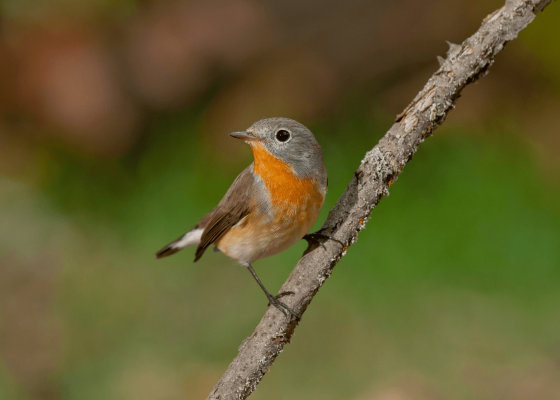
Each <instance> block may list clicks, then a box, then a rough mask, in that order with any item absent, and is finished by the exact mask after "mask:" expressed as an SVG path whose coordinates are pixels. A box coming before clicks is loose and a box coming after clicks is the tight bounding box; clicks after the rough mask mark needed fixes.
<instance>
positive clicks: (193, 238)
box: [171, 229, 204, 249]
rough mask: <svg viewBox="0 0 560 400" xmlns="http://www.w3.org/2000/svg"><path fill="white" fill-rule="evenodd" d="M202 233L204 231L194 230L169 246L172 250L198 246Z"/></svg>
mask: <svg viewBox="0 0 560 400" xmlns="http://www.w3.org/2000/svg"><path fill="white" fill-rule="evenodd" d="M202 232H204V229H194V230H192V231H190V232H187V233H185V234H184V235H183V237H182V238H181V239H179V240H177V241H175V242H174V243H172V244H171V247H172V248H173V249H183V248H185V247H189V246H198V244H199V243H200V238H201V237H202Z"/></svg>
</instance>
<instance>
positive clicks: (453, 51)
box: [446, 40, 461, 56]
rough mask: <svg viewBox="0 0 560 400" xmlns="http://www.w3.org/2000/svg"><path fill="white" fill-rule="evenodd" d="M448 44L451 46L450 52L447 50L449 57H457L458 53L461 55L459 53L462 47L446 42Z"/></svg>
mask: <svg viewBox="0 0 560 400" xmlns="http://www.w3.org/2000/svg"><path fill="white" fill-rule="evenodd" d="M446 42H447V44H448V45H449V50H447V56H452V55H455V54H456V53H459V51H461V45H460V44H455V43H451V42H449V41H447V40H446Z"/></svg>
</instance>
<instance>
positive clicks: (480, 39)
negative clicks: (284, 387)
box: [208, 0, 552, 400]
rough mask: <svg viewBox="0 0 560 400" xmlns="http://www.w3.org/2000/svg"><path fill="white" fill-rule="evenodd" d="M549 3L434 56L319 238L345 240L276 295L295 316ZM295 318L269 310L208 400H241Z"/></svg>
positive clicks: (526, 7) (514, 14)
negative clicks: (419, 153) (452, 114)
mask: <svg viewBox="0 0 560 400" xmlns="http://www.w3.org/2000/svg"><path fill="white" fill-rule="evenodd" d="M551 2H552V0H507V1H506V4H505V5H504V6H503V7H502V8H500V9H499V10H497V11H495V12H494V13H492V14H490V15H489V16H487V17H486V18H485V19H484V20H483V23H482V26H481V27H480V29H479V30H478V31H477V32H476V33H475V34H474V35H473V36H471V37H470V38H468V39H467V40H465V41H464V42H463V44H461V45H456V44H449V50H448V52H447V58H446V59H445V60H444V59H443V58H441V57H438V60H439V62H440V68H439V69H438V70H437V71H436V72H435V73H434V74H433V75H432V77H431V78H430V79H429V80H428V83H427V84H426V86H424V89H422V91H421V92H420V93H419V94H418V95H417V96H416V98H415V99H414V100H413V101H412V103H410V105H409V106H408V107H407V108H406V109H405V110H404V112H403V113H402V114H400V115H399V116H398V117H397V119H396V121H395V124H394V125H393V126H392V127H391V129H390V130H389V131H388V132H387V134H386V135H385V136H384V137H383V138H382V139H381V141H380V142H379V144H378V145H377V146H375V147H374V148H373V149H372V150H370V151H368V152H367V153H366V155H365V157H364V159H363V160H362V163H361V165H360V167H359V168H358V170H357V171H356V172H355V174H354V177H353V178H352V181H351V182H350V184H349V185H348V187H347V188H346V191H345V192H344V194H343V195H342V197H341V198H340V199H339V200H338V202H337V203H336V205H335V207H334V208H333V209H332V210H331V212H330V213H329V216H328V218H327V220H326V222H325V224H324V225H323V228H324V231H323V232H324V233H328V234H330V235H333V236H334V237H336V238H337V239H338V240H340V241H342V242H343V243H345V246H344V247H342V246H341V245H340V244H338V243H336V242H334V241H330V240H329V241H328V242H326V243H325V246H326V249H323V248H322V247H320V246H313V247H311V248H308V249H307V250H306V252H305V253H304V255H303V257H302V258H301V259H300V261H299V262H298V264H297V265H296V267H295V268H294V270H293V271H292V273H291V274H290V276H289V278H288V280H287V281H286V282H285V283H284V285H283V286H282V288H281V291H293V292H295V295H290V296H286V297H283V298H282V301H283V302H285V303H286V304H287V305H288V306H289V307H291V308H292V310H294V311H296V312H297V313H299V315H300V316H301V315H302V314H303V312H305V310H306V308H307V306H308V305H309V303H310V302H311V300H312V299H313V296H315V294H316V293H317V291H318V290H319V288H320V287H321V286H322V285H323V283H324V282H325V280H326V279H327V278H328V277H329V276H330V274H331V272H332V270H333V268H334V266H335V265H336V264H337V263H338V261H339V260H340V259H341V258H342V257H343V256H344V255H345V254H346V251H347V249H348V247H349V246H350V245H352V244H353V243H355V242H356V240H357V237H358V233H359V232H360V231H361V230H362V229H363V228H364V226H365V224H366V222H367V221H368V220H369V217H370V214H371V211H372V210H373V208H374V207H375V206H376V205H377V203H378V202H379V200H381V199H382V198H383V197H385V196H387V195H389V187H390V186H391V185H392V184H393V183H394V182H395V181H396V179H397V177H398V176H399V174H400V173H401V171H402V169H403V167H404V166H405V165H406V163H408V162H409V161H410V160H411V159H412V156H413V155H414V153H415V152H416V150H417V149H418V146H419V145H420V144H421V143H422V142H423V141H424V139H425V138H426V137H428V136H430V135H431V134H432V132H433V131H434V129H435V128H436V127H437V126H438V125H440V124H442V123H443V122H444V121H445V118H446V116H447V113H448V112H449V111H450V110H451V109H452V108H454V107H455V102H456V101H457V99H458V98H459V96H460V94H461V91H462V90H463V89H464V87H465V86H466V85H468V84H470V83H472V82H475V81H476V80H478V79H479V78H480V77H482V76H484V75H485V74H486V73H487V71H488V68H489V67H490V66H491V65H492V64H493V62H494V56H495V55H496V54H497V53H499V52H500V51H501V50H502V49H503V48H504V46H505V45H506V44H507V43H508V42H509V41H511V40H513V39H515V38H516V37H517V35H518V34H519V32H520V31H521V30H523V29H524V28H525V27H526V26H527V25H529V24H530V23H531V22H532V21H533V19H534V18H535V15H536V13H538V12H539V11H542V10H543V9H544V8H545V7H546V6H547V5H548V4H550V3H551ZM298 323H299V321H297V320H295V319H294V318H291V319H288V318H286V317H285V316H284V315H283V314H282V313H281V312H280V311H278V310H277V309H276V308H275V307H269V308H268V310H267V312H266V313H265V315H264V317H263V318H262V320H261V322H260V323H259V325H258V326H257V328H256V329H255V331H254V333H253V334H252V335H251V336H250V337H248V338H247V339H245V340H244V341H243V343H241V346H240V347H239V354H238V355H237V357H236V358H235V359H234V360H233V362H232V363H231V364H230V365H229V367H228V369H227V371H226V372H225V374H224V375H223V376H222V378H221V379H220V381H219V382H218V383H217V384H216V386H214V388H213V389H212V392H211V393H210V395H209V397H208V399H220V400H226V399H227V400H230V399H245V398H247V396H249V394H251V393H252V392H253V391H254V390H255V389H256V387H257V385H258V384H259V382H260V380H261V379H262V378H263V376H264V375H265V374H266V373H267V372H268V369H269V368H270V366H271V365H272V364H273V363H274V360H275V359H276V357H277V356H278V354H280V352H281V351H282V349H283V348H284V345H285V344H286V343H289V342H290V339H291V337H292V334H293V332H294V329H295V328H296V326H297V325H298Z"/></svg>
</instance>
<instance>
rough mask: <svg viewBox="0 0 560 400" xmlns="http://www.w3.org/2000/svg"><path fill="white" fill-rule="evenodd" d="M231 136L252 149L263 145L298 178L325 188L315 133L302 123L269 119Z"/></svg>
mask: <svg viewBox="0 0 560 400" xmlns="http://www.w3.org/2000/svg"><path fill="white" fill-rule="evenodd" d="M230 136H233V137H235V138H237V139H242V140H244V141H245V142H247V143H248V144H249V145H251V146H252V147H253V146H255V145H258V144H260V145H263V146H264V147H265V148H266V150H268V151H269V152H270V153H271V154H272V155H274V156H275V157H276V158H278V159H280V160H282V161H284V162H286V163H288V164H290V165H291V166H292V168H293V169H294V173H295V175H296V176H300V177H306V178H307V177H309V178H317V179H318V180H319V181H320V182H321V183H323V184H324V185H325V186H326V179H327V170H326V168H325V164H324V162H323V150H322V149H321V146H320V145H319V143H318V142H317V140H316V139H315V136H313V133H311V131H310V130H309V129H307V128H306V127H305V126H304V125H302V124H300V123H299V122H297V121H294V120H293V119H289V118H266V119H262V120H260V121H257V122H255V123H254V124H253V125H251V126H250V127H249V128H248V129H247V130H246V131H244V132H234V133H231V134H230Z"/></svg>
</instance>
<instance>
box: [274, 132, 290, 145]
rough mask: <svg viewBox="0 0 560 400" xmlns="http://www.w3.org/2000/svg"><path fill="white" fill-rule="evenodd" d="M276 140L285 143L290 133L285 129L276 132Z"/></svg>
mask: <svg viewBox="0 0 560 400" xmlns="http://www.w3.org/2000/svg"><path fill="white" fill-rule="evenodd" d="M276 139H277V140H278V141H279V142H286V141H288V140H289V139H290V132H288V131H287V130H285V129H280V130H279V131H278V132H276Z"/></svg>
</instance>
